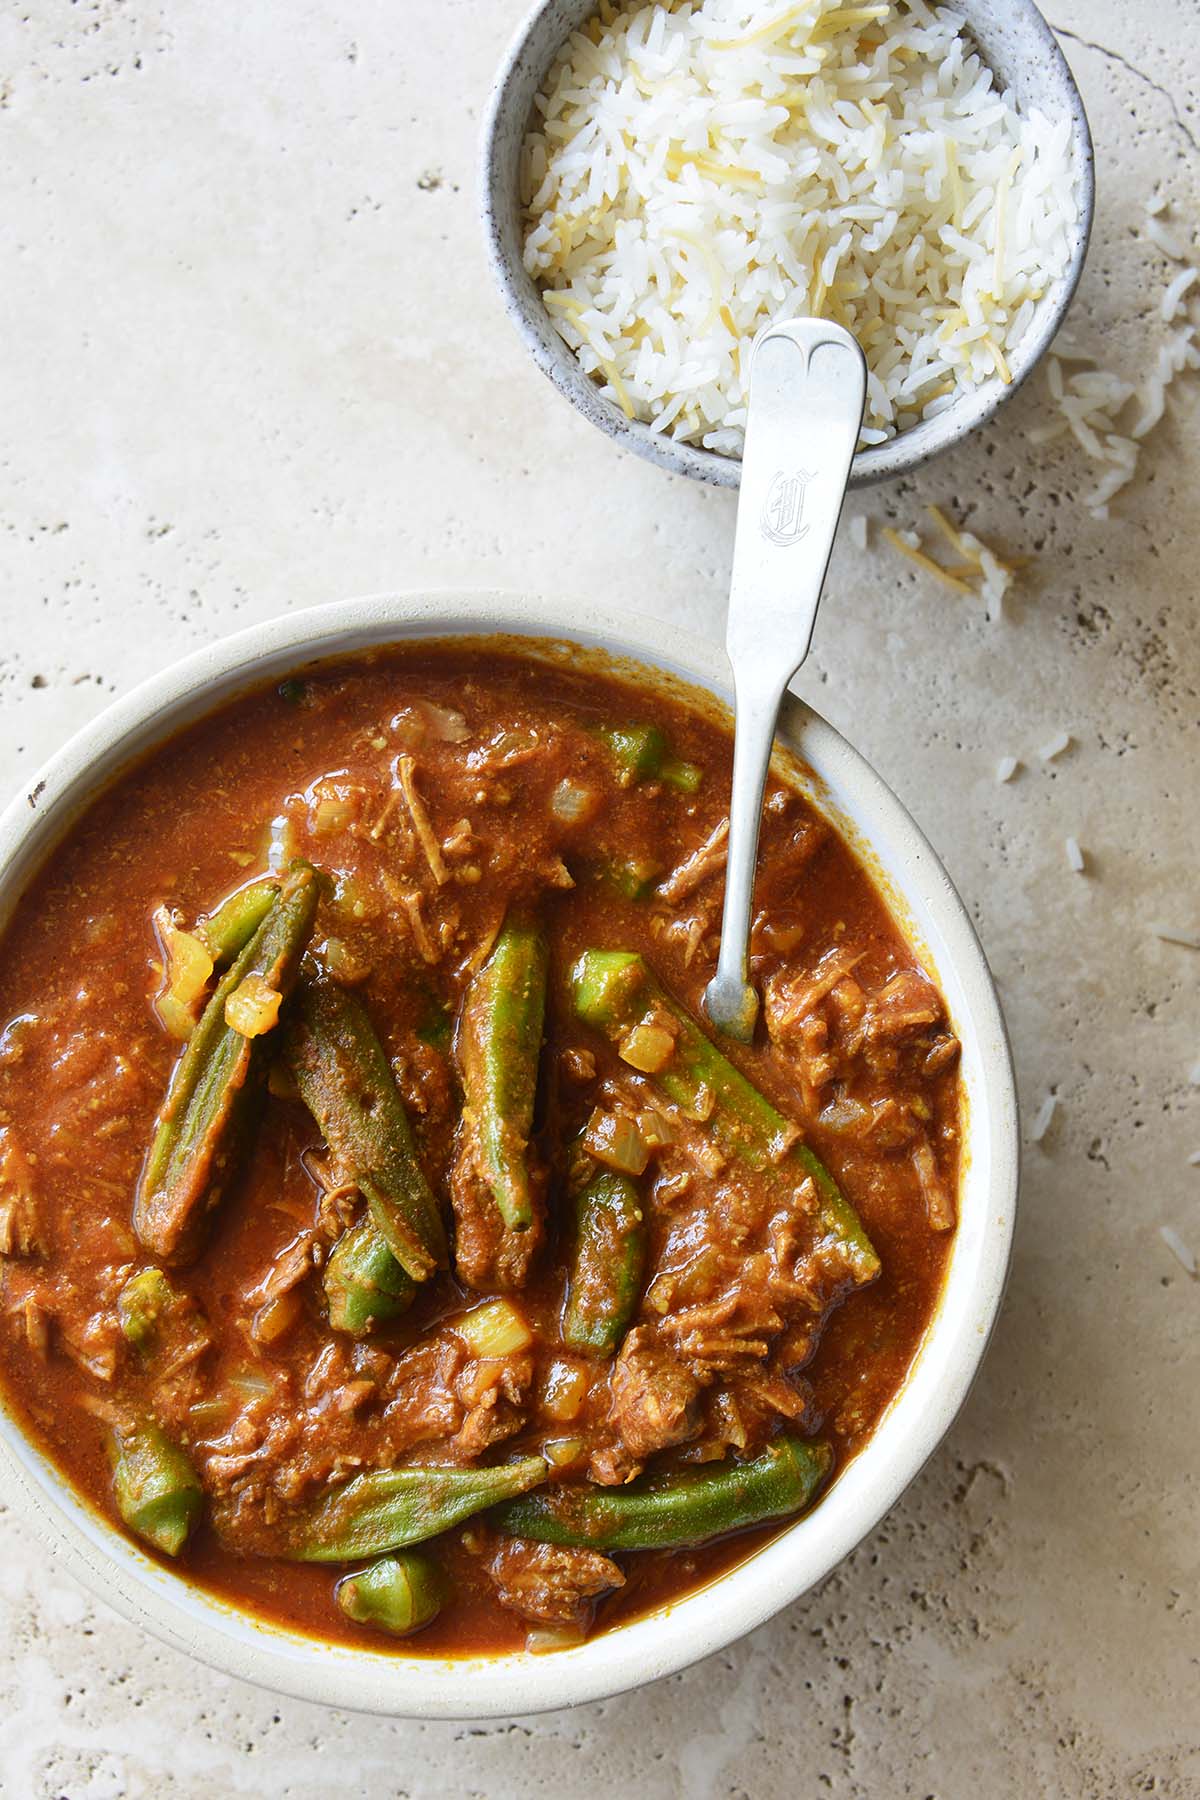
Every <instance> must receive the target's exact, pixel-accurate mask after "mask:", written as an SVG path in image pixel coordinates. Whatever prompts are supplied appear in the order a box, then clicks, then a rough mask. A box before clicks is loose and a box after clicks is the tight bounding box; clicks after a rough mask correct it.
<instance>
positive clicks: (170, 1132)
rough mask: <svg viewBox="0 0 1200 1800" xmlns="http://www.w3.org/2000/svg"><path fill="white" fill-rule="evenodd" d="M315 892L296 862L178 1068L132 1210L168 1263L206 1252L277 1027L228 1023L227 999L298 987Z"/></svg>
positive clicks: (146, 1239) (312, 879)
mask: <svg viewBox="0 0 1200 1800" xmlns="http://www.w3.org/2000/svg"><path fill="white" fill-rule="evenodd" d="M317 897H318V888H317V876H316V871H315V870H314V869H312V868H310V867H309V865H308V864H307V863H297V864H296V865H295V866H294V867H293V868H292V869H291V870H290V871H289V872H288V874H287V875H286V876H285V877H284V878H283V881H282V882H281V884H280V887H279V891H278V893H277V894H276V896H275V899H274V900H273V901H272V902H271V907H270V910H269V911H268V912H267V914H266V916H265V918H264V919H263V921H262V923H261V924H260V925H259V927H258V929H257V931H255V933H254V935H253V936H252V937H251V938H250V939H249V941H248V942H247V943H246V945H245V947H244V948H243V950H242V951H241V953H240V955H238V956H237V957H235V958H234V961H233V962H232V963H231V964H230V966H229V968H228V969H227V970H226V971H225V974H224V975H223V976H222V977H221V979H220V981H219V982H218V983H217V985H216V987H215V988H214V990H213V993H212V997H211V998H210V1000H209V1002H208V1004H207V1006H206V1007H205V1008H204V1011H203V1013H202V1014H201V1015H200V1020H199V1023H198V1024H197V1026H196V1029H195V1030H194V1031H193V1032H192V1035H191V1036H190V1038H189V1039H188V1041H187V1046H186V1048H185V1049H184V1051H183V1054H182V1055H181V1056H180V1058H179V1061H178V1062H177V1063H176V1065H175V1071H174V1074H173V1075H172V1077H171V1082H170V1086H169V1087H168V1089H167V1097H166V1099H165V1100H164V1102H163V1105H162V1109H161V1111H160V1112H159V1115H158V1122H157V1124H156V1126H155V1131H154V1138H153V1141H152V1142H151V1145H150V1150H149V1153H148V1155H147V1157H146V1160H145V1163H144V1164H143V1166H142V1173H141V1177H140V1179H139V1181H138V1185H137V1192H136V1195H135V1197H134V1206H133V1224H134V1230H135V1231H136V1232H137V1235H138V1238H139V1239H140V1241H141V1243H142V1244H143V1245H144V1246H145V1248H146V1249H147V1250H149V1251H150V1252H151V1254H152V1255H154V1256H157V1257H160V1258H161V1259H162V1260H163V1261H164V1262H167V1263H182V1262H187V1261H189V1260H190V1259H191V1258H192V1257H194V1256H195V1255H196V1254H197V1252H198V1251H199V1249H200V1243H201V1239H202V1235H203V1231H204V1226H205V1222H206V1220H207V1217H208V1215H209V1213H210V1212H211V1211H212V1209H213V1207H215V1206H216V1204H217V1202H218V1200H219V1199H220V1197H221V1195H222V1193H223V1192H224V1191H225V1189H226V1187H227V1186H228V1185H229V1182H230V1181H231V1180H232V1178H233V1176H234V1174H235V1172H236V1169H237V1166H238V1162H239V1160H240V1155H241V1151H242V1148H243V1144H244V1140H245V1137H246V1134H247V1130H248V1127H249V1123H250V1118H251V1115H252V1112H253V1108H254V1103H255V1101H256V1099H257V1096H258V1090H259V1087H260V1085H261V1080H262V1076H263V1073H264V1071H265V1067H266V1060H267V1057H268V1054H269V1053H268V1051H267V1048H266V1045H265V1043H264V1042H263V1037H264V1036H265V1037H269V1036H270V1033H269V1032H267V1033H264V1034H263V1035H262V1036H259V1037H254V1038H248V1037H244V1036H243V1035H242V1034H241V1032H239V1031H235V1030H234V1029H233V1027H232V1026H231V1025H230V1024H228V1023H227V1021H226V1018H225V1003H226V1001H227V1000H228V999H229V997H230V996H231V995H232V994H233V993H234V992H235V990H236V989H237V988H238V987H239V986H240V985H241V983H242V982H243V981H245V980H246V978H247V977H248V976H255V977H257V978H258V979H259V981H261V982H263V983H265V984H266V985H267V986H268V987H270V988H272V989H274V990H275V992H277V993H279V994H282V995H284V996H286V995H287V994H288V993H289V992H290V991H291V988H292V985H293V983H294V981H295V979H296V972H297V970H298V968H299V966H300V958H301V956H302V955H303V953H304V949H305V946H306V945H307V943H308V940H309V937H310V936H311V934H312V927H313V919H314V917H315V915H316V910H317Z"/></svg>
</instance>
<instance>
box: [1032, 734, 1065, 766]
mask: <svg viewBox="0 0 1200 1800" xmlns="http://www.w3.org/2000/svg"><path fill="white" fill-rule="evenodd" d="M1070 748H1071V734H1070V732H1069V731H1056V732H1055V734H1054V736H1053V737H1052V738H1049V739H1047V741H1046V742H1045V743H1044V744H1042V745H1041V746H1040V747H1039V749H1038V756H1039V757H1040V758H1041V760H1042V762H1053V761H1054V759H1055V757H1056V756H1061V755H1062V753H1063V751H1064V750H1069V749H1070Z"/></svg>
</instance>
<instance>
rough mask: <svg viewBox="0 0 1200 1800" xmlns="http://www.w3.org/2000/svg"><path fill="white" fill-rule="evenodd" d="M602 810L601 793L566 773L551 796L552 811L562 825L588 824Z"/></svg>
mask: <svg viewBox="0 0 1200 1800" xmlns="http://www.w3.org/2000/svg"><path fill="white" fill-rule="evenodd" d="M599 810H600V795H599V794H598V793H597V792H596V789H595V788H590V787H585V786H584V784H583V782H581V781H574V780H572V778H571V777H570V776H569V775H565V776H564V777H563V779H562V780H561V781H560V782H559V784H558V786H557V787H556V788H555V789H554V792H553V793H552V794H551V796H550V812H551V814H552V816H553V817H554V818H555V819H557V820H558V823H559V824H560V825H586V824H587V823H588V821H589V820H591V819H594V818H595V816H596V814H597V813H598V812H599Z"/></svg>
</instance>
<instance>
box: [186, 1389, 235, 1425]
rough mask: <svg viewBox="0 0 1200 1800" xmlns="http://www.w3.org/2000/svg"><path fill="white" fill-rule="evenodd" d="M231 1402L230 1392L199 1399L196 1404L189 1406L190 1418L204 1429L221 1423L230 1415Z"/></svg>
mask: <svg viewBox="0 0 1200 1800" xmlns="http://www.w3.org/2000/svg"><path fill="white" fill-rule="evenodd" d="M229 1404H230V1402H229V1395H228V1394H217V1395H215V1396H214V1398H213V1399H211V1400H197V1402H196V1404H195V1405H194V1406H189V1407H188V1418H189V1419H190V1420H191V1421H192V1423H193V1424H194V1425H198V1426H200V1428H201V1429H202V1430H204V1429H207V1427H208V1426H210V1425H219V1424H220V1423H221V1421H222V1420H223V1419H225V1418H226V1417H227V1416H228V1413H229Z"/></svg>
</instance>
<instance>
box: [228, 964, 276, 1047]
mask: <svg viewBox="0 0 1200 1800" xmlns="http://www.w3.org/2000/svg"><path fill="white" fill-rule="evenodd" d="M282 999H283V996H282V995H281V994H280V993H279V992H278V990H277V989H275V988H273V987H272V986H271V984H270V982H269V981H265V980H264V979H263V977H262V976H261V975H247V976H246V978H245V980H244V981H240V982H239V983H238V985H237V987H235V988H234V990H233V992H232V994H230V996H229V998H228V1000H226V1002H225V1023H226V1024H227V1025H228V1026H229V1028H230V1030H232V1031H238V1032H240V1033H241V1035H242V1036H243V1037H245V1038H255V1037H261V1036H262V1035H263V1033H264V1031H270V1030H271V1029H272V1027H273V1026H275V1025H277V1024H278V1022H279V1008H280V1005H281V1004H282Z"/></svg>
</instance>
